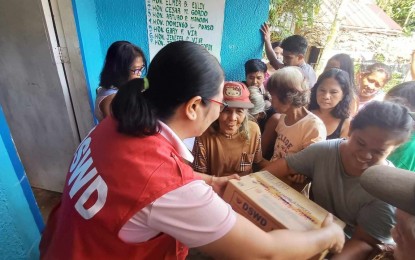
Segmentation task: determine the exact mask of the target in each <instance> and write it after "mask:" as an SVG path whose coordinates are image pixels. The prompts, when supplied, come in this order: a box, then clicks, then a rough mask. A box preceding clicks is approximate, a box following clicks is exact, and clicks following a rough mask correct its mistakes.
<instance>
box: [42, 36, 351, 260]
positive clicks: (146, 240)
mask: <svg viewBox="0 0 415 260" xmlns="http://www.w3.org/2000/svg"><path fill="white" fill-rule="evenodd" d="M223 81H224V75H223V71H222V68H221V67H220V65H219V63H218V61H217V60H216V58H215V57H214V56H212V55H211V54H209V52H208V51H207V50H206V49H204V48H203V47H201V46H200V45H197V44H194V43H191V42H183V41H179V42H173V43H170V44H168V45H167V46H165V47H164V48H163V49H162V50H160V51H159V52H158V54H157V55H156V56H155V57H154V59H153V61H152V63H151V65H150V67H149V70H148V75H147V78H145V79H134V80H131V81H129V82H128V83H126V84H125V85H124V86H123V87H122V88H120V90H119V92H118V93H117V94H116V96H115V98H114V100H113V102H112V116H110V117H107V118H105V119H104V120H103V121H102V122H101V123H100V124H99V125H98V126H97V127H96V128H95V129H93V130H92V131H91V133H90V134H89V135H88V136H87V137H86V138H85V139H84V140H83V141H82V143H81V144H80V146H79V147H78V150H77V151H76V153H75V155H74V159H73V161H72V163H71V165H70V167H69V172H68V175H67V179H66V183H65V187H64V191H63V195H62V201H61V203H60V204H59V205H58V206H57V207H56V208H55V209H54V211H53V212H52V213H51V215H50V217H49V221H48V223H47V226H46V229H45V231H44V233H43V236H42V240H41V243H40V253H41V258H42V259H77V260H78V259H185V257H186V255H187V248H189V247H190V248H198V249H199V250H200V251H202V252H205V253H206V254H209V255H211V256H213V257H215V258H218V259H222V258H234V259H256V258H278V259H294V258H296V259H306V258H309V257H311V256H313V255H315V254H317V253H319V252H321V251H323V250H325V249H329V250H331V251H333V252H339V251H340V250H341V249H342V246H343V243H344V236H343V232H342V230H341V229H340V227H338V226H337V225H335V224H334V223H333V221H332V217H331V216H329V217H328V218H327V219H326V220H325V221H324V223H323V226H322V228H321V229H318V230H312V231H307V232H297V231H289V230H274V231H271V232H269V233H266V232H264V231H262V230H260V229H259V228H257V227H256V226H255V225H254V224H252V223H251V222H249V221H248V220H246V219H245V218H244V217H242V216H240V215H238V214H237V213H235V212H234V211H233V210H232V208H231V207H230V206H229V205H228V204H227V203H226V202H224V201H223V200H222V199H221V198H220V197H219V196H218V194H217V193H216V192H215V191H217V192H219V191H220V188H221V187H223V186H224V184H225V183H226V181H227V180H228V179H229V178H236V177H237V176H231V177H222V178H216V177H212V176H208V175H204V174H199V173H194V172H193V170H192V168H191V167H190V166H189V165H188V163H189V162H191V161H192V160H193V157H192V155H191V153H190V151H188V150H187V149H186V147H185V145H184V144H183V142H182V140H183V139H185V138H189V137H194V136H199V135H201V134H202V133H203V132H204V131H205V130H206V128H207V127H208V126H209V125H210V124H211V123H212V122H213V121H215V120H216V119H217V118H218V116H219V112H220V111H221V110H222V109H223V108H224V107H225V106H226V104H224V103H223V93H222V91H223Z"/></svg>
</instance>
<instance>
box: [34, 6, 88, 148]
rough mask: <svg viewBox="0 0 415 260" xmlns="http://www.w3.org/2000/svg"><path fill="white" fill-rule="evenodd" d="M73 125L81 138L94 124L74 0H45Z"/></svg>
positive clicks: (48, 29)
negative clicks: (74, 10) (73, 5)
mask: <svg viewBox="0 0 415 260" xmlns="http://www.w3.org/2000/svg"><path fill="white" fill-rule="evenodd" d="M41 3H42V8H43V11H44V14H45V21H46V28H47V31H48V34H49V38H50V43H51V45H52V46H51V48H52V52H53V56H54V58H55V62H56V66H57V68H58V75H59V78H60V81H61V84H62V90H63V93H64V97H65V102H66V105H67V108H68V114H70V115H71V119H70V120H71V127H72V130H73V132H74V133H78V134H77V137H76V139H77V140H79V142H81V141H82V139H83V138H84V137H85V136H87V135H88V133H89V131H90V130H91V129H92V128H93V127H94V125H95V123H94V118H93V113H92V111H93V108H92V107H93V106H92V104H91V102H92V100H91V97H90V95H89V91H88V87H87V83H86V79H85V73H84V65H83V62H82V57H81V50H80V44H79V39H78V34H77V30H76V25H75V17H74V14H73V8H72V2H71V0H41ZM69 110H71V111H69Z"/></svg>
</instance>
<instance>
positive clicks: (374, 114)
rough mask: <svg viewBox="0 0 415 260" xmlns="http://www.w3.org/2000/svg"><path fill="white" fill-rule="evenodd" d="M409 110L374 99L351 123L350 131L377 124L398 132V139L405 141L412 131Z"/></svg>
mask: <svg viewBox="0 0 415 260" xmlns="http://www.w3.org/2000/svg"><path fill="white" fill-rule="evenodd" d="M408 112H409V110H408V109H407V108H406V107H404V106H401V105H398V104H395V103H392V102H389V101H383V102H381V101H372V102H369V103H368V104H367V105H366V106H364V107H363V108H362V109H361V110H360V111H359V112H358V113H357V115H356V116H355V117H354V118H353V120H352V122H351V123H350V131H351V132H352V131H354V130H356V129H360V130H362V129H365V128H366V127H370V126H375V127H378V128H380V129H385V130H388V131H392V132H395V133H396V135H395V136H396V139H399V138H401V140H400V141H401V143H403V142H405V141H406V140H407V139H408V138H409V136H410V134H411V131H412V118H411V117H410V115H409V113H408Z"/></svg>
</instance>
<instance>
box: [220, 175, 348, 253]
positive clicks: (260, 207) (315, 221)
mask: <svg viewBox="0 0 415 260" xmlns="http://www.w3.org/2000/svg"><path fill="white" fill-rule="evenodd" d="M223 199H224V200H225V201H227V202H228V203H229V204H230V205H231V206H232V208H233V209H234V210H235V211H236V212H238V213H239V214H241V215H242V216H244V217H246V218H247V219H249V220H250V221H251V222H253V223H254V224H256V225H257V226H258V227H259V228H261V229H262V230H264V231H267V232H268V231H271V230H274V229H281V228H286V229H290V230H299V231H306V230H312V229H317V228H320V227H321V224H322V223H323V220H324V219H325V217H326V216H327V214H328V212H327V211H326V210H325V209H323V208H322V207H320V206H319V205H317V204H316V203H314V202H313V201H311V200H309V199H308V198H306V197H305V196H304V195H302V194H301V193H299V192H298V191H296V190H294V189H293V188H291V187H290V186H289V185H287V184H286V183H284V182H283V181H281V180H279V179H278V178H277V177H275V176H274V175H272V174H271V173H269V172H267V171H262V172H255V173H252V174H250V175H247V176H244V177H241V179H240V180H239V181H238V180H231V181H229V183H228V185H227V187H226V190H225V193H224V195H223ZM335 223H337V224H338V225H339V226H341V227H342V228H344V227H345V223H344V222H343V221H341V220H340V219H338V218H336V217H335ZM326 253H327V252H323V253H322V254H320V255H319V256H316V257H314V258H313V259H321V258H322V257H324V256H325V255H326Z"/></svg>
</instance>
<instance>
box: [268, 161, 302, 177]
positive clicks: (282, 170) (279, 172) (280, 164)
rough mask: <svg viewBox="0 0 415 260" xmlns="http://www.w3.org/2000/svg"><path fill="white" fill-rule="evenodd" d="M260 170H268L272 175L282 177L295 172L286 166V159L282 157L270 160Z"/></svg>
mask: <svg viewBox="0 0 415 260" xmlns="http://www.w3.org/2000/svg"><path fill="white" fill-rule="evenodd" d="M262 170H264V171H269V172H270V173H271V174H272V175H274V176H276V177H278V178H280V179H284V178H287V177H288V176H290V175H291V174H296V173H297V172H295V171H294V170H293V169H291V168H290V167H288V164H287V161H286V160H285V159H284V158H281V159H277V160H275V161H272V162H270V163H269V164H268V165H267V166H266V167H265V168H263V169H262Z"/></svg>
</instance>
